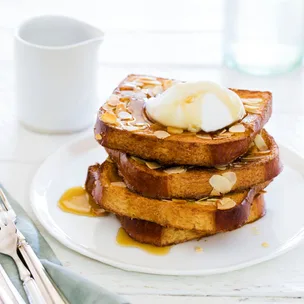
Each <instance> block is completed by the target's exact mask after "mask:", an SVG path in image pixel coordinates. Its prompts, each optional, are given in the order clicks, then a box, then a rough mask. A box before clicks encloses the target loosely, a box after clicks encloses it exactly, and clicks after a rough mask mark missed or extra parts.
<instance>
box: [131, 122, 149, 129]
mask: <svg viewBox="0 0 304 304" xmlns="http://www.w3.org/2000/svg"><path fill="white" fill-rule="evenodd" d="M133 126H135V127H136V128H137V129H138V130H144V129H146V128H148V126H149V125H148V124H147V123H134V124H133Z"/></svg>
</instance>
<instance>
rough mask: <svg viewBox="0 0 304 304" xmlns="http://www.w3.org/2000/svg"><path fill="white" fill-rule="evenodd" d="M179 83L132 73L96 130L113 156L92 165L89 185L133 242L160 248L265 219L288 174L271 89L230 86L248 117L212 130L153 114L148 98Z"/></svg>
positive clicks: (114, 95) (105, 107)
mask: <svg viewBox="0 0 304 304" xmlns="http://www.w3.org/2000/svg"><path fill="white" fill-rule="evenodd" d="M179 83H181V82H179V81H176V80H171V79H164V78H160V77H151V76H143V75H129V76H128V77H127V78H126V79H124V80H123V81H122V82H121V83H120V84H119V86H118V87H117V88H116V89H115V90H114V92H113V93H112V95H111V96H110V97H109V99H108V100H107V101H106V103H105V104H104V105H103V106H102V107H101V108H100V110H99V113H98V118H97V122H96V125H95V139H96V140H97V141H98V142H99V143H100V144H101V145H102V146H104V147H105V148H106V151H107V153H108V154H109V157H108V159H107V160H106V161H105V162H104V163H102V164H95V165H93V166H90V167H89V169H88V175H87V180H86V184H85V187H86V190H87V192H88V193H89V194H90V195H91V196H92V197H93V199H94V200H95V202H96V203H97V204H98V205H100V206H101V207H102V208H103V209H105V210H106V211H108V212H111V213H114V214H115V215H116V216H117V218H118V220H119V221H120V223H121V226H122V227H123V229H124V230H125V231H126V233H127V234H128V235H129V236H130V237H131V238H133V239H135V240H136V241H139V242H142V243H148V244H153V245H156V246H167V245H172V244H178V243H182V242H186V241H189V240H192V239H199V238H201V237H204V236H209V235H213V234H216V233H220V232H225V231H231V230H234V229H237V228H239V227H242V226H243V225H245V224H247V223H250V222H253V221H256V220H258V219H260V218H261V217H262V216H263V215H264V214H265V201H264V193H265V192H266V191H265V190H264V189H265V188H266V187H267V186H268V185H269V184H270V183H271V182H272V180H273V179H274V178H275V177H276V176H277V175H278V174H279V173H280V172H281V170H282V164H281V162H280V158H279V149H278V146H277V144H276V142H275V140H274V139H273V138H272V137H271V136H270V135H269V134H268V133H267V132H266V130H264V129H263V127H264V125H265V124H266V122H267V121H268V120H269V118H270V116H271V113H272V95H271V93H270V92H262V91H249V90H238V89H230V91H231V92H232V93H230V91H229V94H230V95H229V96H232V95H233V96H235V95H237V98H239V99H240V100H241V102H242V107H243V108H244V109H245V112H244V115H243V116H242V118H241V119H240V120H238V121H235V122H233V123H232V124H229V125H228V126H226V127H224V128H221V129H219V130H216V131H212V132H206V131H204V130H202V129H199V128H195V127H189V128H188V129H185V128H178V127H176V126H165V125H163V124H161V123H160V122H159V121H155V119H153V118H152V117H151V116H149V113H147V111H146V106H147V101H149V100H150V99H151V100H153V99H155V98H156V97H157V96H160V95H161V94H164V92H166V91H167V90H169V89H170V88H172V87H173V86H175V85H177V84H179ZM233 98H234V97H233ZM186 102H188V103H189V102H190V103H191V100H190V101H189V99H188V100H187V101H186ZM172 115H174V113H172ZM215 115H216V113H215ZM171 119H172V117H171ZM173 119H174V117H173ZM191 128H192V129H191Z"/></svg>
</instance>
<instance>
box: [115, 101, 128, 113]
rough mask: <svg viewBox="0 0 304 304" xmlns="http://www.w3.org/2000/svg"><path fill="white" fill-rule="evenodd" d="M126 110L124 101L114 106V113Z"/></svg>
mask: <svg viewBox="0 0 304 304" xmlns="http://www.w3.org/2000/svg"><path fill="white" fill-rule="evenodd" d="M126 111H127V108H126V105H125V104H124V103H120V104H118V105H117V106H116V113H119V112H126Z"/></svg>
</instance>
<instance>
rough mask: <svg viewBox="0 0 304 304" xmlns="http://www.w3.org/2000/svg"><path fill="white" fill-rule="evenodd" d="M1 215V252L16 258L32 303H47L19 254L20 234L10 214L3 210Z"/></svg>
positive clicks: (20, 274) (21, 277) (15, 260)
mask: <svg viewBox="0 0 304 304" xmlns="http://www.w3.org/2000/svg"><path fill="white" fill-rule="evenodd" d="M0 216H1V219H0V252H1V253H3V254H6V255H8V256H10V257H11V258H12V259H13V260H14V262H15V264H16V266H17V268H18V271H19V276H20V279H21V281H22V282H23V287H24V290H25V292H26V294H27V296H28V299H29V301H30V303H32V304H44V303H46V302H45V301H44V298H43V296H42V294H41V292H40V290H39V289H38V287H37V284H36V282H35V281H34V280H33V278H32V277H31V274H30V272H29V271H28V270H27V268H26V267H25V266H24V264H23V263H22V261H21V260H20V258H19V256H18V254H17V244H18V236H17V233H16V232H17V229H16V226H15V224H14V223H13V221H12V220H11V219H9V218H8V215H7V214H6V213H5V212H1V213H0Z"/></svg>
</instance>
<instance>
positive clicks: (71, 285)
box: [0, 184, 129, 304]
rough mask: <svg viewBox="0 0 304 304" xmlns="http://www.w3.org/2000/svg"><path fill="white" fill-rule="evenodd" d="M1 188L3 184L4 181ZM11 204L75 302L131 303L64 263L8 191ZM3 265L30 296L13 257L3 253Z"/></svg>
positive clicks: (29, 237)
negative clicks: (66, 267)
mask: <svg viewBox="0 0 304 304" xmlns="http://www.w3.org/2000/svg"><path fill="white" fill-rule="evenodd" d="M0 187H2V186H1V184H0ZM2 189H3V191H4V192H5V194H6V196H7V198H8V200H9V202H10V204H11V205H12V207H13V209H14V210H15V212H16V214H17V218H18V220H17V227H18V229H20V231H21V232H22V233H23V235H24V236H25V238H26V240H27V241H28V243H29V244H30V245H31V246H32V248H33V250H34V251H35V253H36V254H37V256H38V257H39V258H40V259H41V261H42V263H43V265H44V267H45V269H46V271H47V272H48V274H49V275H50V277H51V278H52V279H53V281H54V282H55V283H56V285H57V287H58V288H59V289H60V290H61V292H62V293H63V294H64V295H65V297H66V298H67V300H68V301H69V302H70V303H71V304H128V303H129V302H127V301H126V300H124V299H123V298H122V297H120V296H118V295H116V294H114V293H112V292H109V291H107V290H106V289H104V288H102V287H100V286H98V285H96V284H94V283H91V282H89V281H88V280H85V279H83V278H82V277H80V276H78V275H76V274H74V273H73V272H71V271H69V270H67V269H65V268H64V267H62V266H61V264H60V262H59V260H58V259H57V257H56V255H55V254H54V252H53V250H52V249H51V247H50V246H49V244H48V243H47V242H46V240H45V239H44V238H43V236H42V235H41V234H40V233H39V231H38V230H37V228H36V227H35V225H34V224H33V222H32V221H31V219H30V218H29V217H28V216H27V214H26V212H25V211H24V209H23V208H22V207H21V206H20V205H19V204H18V203H17V202H16V201H15V200H14V199H13V198H12V196H11V195H10V194H9V193H8V192H7V191H5V189H4V188H3V187H2ZM0 264H1V265H2V266H3V268H4V270H5V271H6V273H7V274H8V276H9V277H10V279H11V281H12V282H13V284H14V285H15V286H16V288H17V289H18V291H19V292H20V294H21V296H22V297H23V298H24V299H25V300H27V299H26V295H25V292H24V290H23V287H22V283H21V281H20V280H19V276H18V270H17V268H16V266H15V264H14V262H13V261H12V260H11V258H10V257H7V256H5V255H3V254H0Z"/></svg>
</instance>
